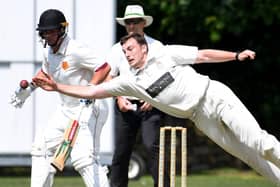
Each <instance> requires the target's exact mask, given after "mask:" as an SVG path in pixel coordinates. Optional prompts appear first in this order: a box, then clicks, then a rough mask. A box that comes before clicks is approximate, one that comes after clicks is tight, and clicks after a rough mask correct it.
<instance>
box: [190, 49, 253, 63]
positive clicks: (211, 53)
mask: <svg viewBox="0 0 280 187" xmlns="http://www.w3.org/2000/svg"><path fill="white" fill-rule="evenodd" d="M255 56H256V53H255V52H254V51H251V50H248V49H246V50H244V51H242V52H239V53H236V52H230V51H223V50H215V49H202V50H199V51H198V55H197V59H196V61H195V63H196V64H198V63H212V62H217V63H219V62H227V61H233V60H238V61H244V60H246V59H250V60H253V59H255Z"/></svg>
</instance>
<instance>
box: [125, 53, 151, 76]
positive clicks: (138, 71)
mask: <svg viewBox="0 0 280 187" xmlns="http://www.w3.org/2000/svg"><path fill="white" fill-rule="evenodd" d="M155 59H156V58H155V57H149V56H148V58H147V60H146V61H147V63H145V64H144V66H143V67H142V68H141V69H140V68H138V69H135V68H133V67H130V71H131V72H132V74H133V75H137V74H139V73H140V72H141V71H143V70H144V69H146V68H147V66H148V65H149V64H150V62H152V61H154V60H155Z"/></svg>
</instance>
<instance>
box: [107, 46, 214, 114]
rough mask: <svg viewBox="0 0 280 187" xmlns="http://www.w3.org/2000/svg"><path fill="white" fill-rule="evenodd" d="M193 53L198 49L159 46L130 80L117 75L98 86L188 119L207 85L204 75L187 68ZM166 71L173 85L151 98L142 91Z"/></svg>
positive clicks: (115, 94)
mask: <svg viewBox="0 0 280 187" xmlns="http://www.w3.org/2000/svg"><path fill="white" fill-rule="evenodd" d="M197 53H198V48H197V47H193V46H182V45H170V46H165V47H162V50H160V51H158V54H157V56H156V57H151V58H149V59H148V61H147V63H146V65H145V66H144V68H143V69H141V70H134V77H133V78H130V79H127V78H126V77H125V76H122V75H120V76H119V77H116V78H115V79H113V80H112V81H110V82H108V83H104V84H102V88H103V89H104V90H106V91H107V92H108V93H110V94H112V95H114V96H120V95H128V96H136V97H138V98H141V99H143V100H145V101H147V102H149V103H151V104H152V105H153V106H154V107H156V108H158V109H160V110H162V111H163V112H166V113H168V114H170V115H174V116H177V117H181V118H186V117H191V115H192V114H193V110H194V108H195V106H196V105H197V104H198V103H199V101H200V100H201V98H202V97H203V96H204V94H205V91H206V90H207V88H208V84H209V78H208V76H204V75H201V74H199V73H197V72H196V71H195V70H194V69H193V68H192V67H191V66H190V64H193V63H194V61H195V59H196V57H197ZM166 72H170V73H171V75H172V77H173V78H174V82H172V83H171V84H169V85H168V86H167V87H166V88H165V89H163V90H162V91H161V92H160V93H159V94H158V95H157V96H156V97H154V98H152V97H151V96H150V95H148V93H147V92H146V91H145V89H147V88H148V87H149V86H150V85H151V84H152V83H153V82H155V81H156V80H157V79H158V78H159V77H161V75H163V74H164V73H166Z"/></svg>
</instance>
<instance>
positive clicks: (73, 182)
mask: <svg viewBox="0 0 280 187" xmlns="http://www.w3.org/2000/svg"><path fill="white" fill-rule="evenodd" d="M187 180H188V187H276V185H273V184H272V183H271V182H269V181H268V180H267V179H265V178H264V177H262V176H259V175H257V174H256V173H255V172H252V171H239V170H236V169H227V168H226V169H217V170H210V171H203V172H200V173H196V174H192V175H189V176H188V179H187ZM176 182H177V184H176V186H180V177H177V179H176ZM28 186H30V178H29V177H0V187H28ZM144 186H145V187H152V186H153V181H152V178H151V177H150V176H143V177H141V178H140V179H139V180H137V181H130V182H129V187H144ZM53 187H84V184H83V181H82V179H81V177H80V176H57V177H55V181H54V186H53Z"/></svg>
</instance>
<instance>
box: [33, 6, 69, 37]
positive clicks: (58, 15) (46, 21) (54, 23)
mask: <svg viewBox="0 0 280 187" xmlns="http://www.w3.org/2000/svg"><path fill="white" fill-rule="evenodd" d="M67 26H68V23H67V21H66V19H65V16H64V14H63V13H62V12H61V11H59V10H56V9H49V10H46V11H44V12H43V13H42V14H41V16H40V19H39V24H38V27H37V28H36V30H37V31H39V32H44V31H48V30H53V29H62V30H65V27H67Z"/></svg>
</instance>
